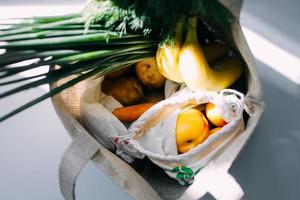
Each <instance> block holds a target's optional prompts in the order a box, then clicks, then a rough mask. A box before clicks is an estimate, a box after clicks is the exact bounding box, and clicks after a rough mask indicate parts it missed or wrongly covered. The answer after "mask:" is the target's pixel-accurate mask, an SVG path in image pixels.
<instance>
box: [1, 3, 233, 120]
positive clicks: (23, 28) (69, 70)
mask: <svg viewBox="0 0 300 200" xmlns="http://www.w3.org/2000/svg"><path fill="white" fill-rule="evenodd" d="M195 10H196V11H197V12H198V13H199V15H202V16H209V15H212V14H213V15H214V17H215V19H216V20H219V21H220V22H221V23H223V24H224V25H226V24H227V25H228V24H230V21H231V19H232V16H231V15H230V14H229V12H228V11H227V10H226V9H225V8H224V7H223V6H222V5H221V4H220V3H219V2H218V1H217V0H191V1H181V0H146V1H144V0H135V1H131V0H106V1H97V0H91V1H89V2H88V3H87V5H86V6H85V8H84V9H83V10H82V11H81V12H80V13H74V14H68V15H64V16H48V17H32V18H24V19H21V22H20V23H15V22H14V20H11V21H12V22H11V23H10V22H9V20H6V21H8V23H6V24H1V23H0V26H1V25H10V27H9V28H5V29H0V50H1V52H3V53H2V54H1V53H0V87H4V86H8V85H12V84H14V85H17V86H15V87H13V88H12V89H9V90H7V91H4V92H2V93H0V99H3V98H6V97H8V96H11V95H14V94H16V93H19V92H22V91H25V90H27V89H30V88H34V87H38V86H41V85H45V84H52V83H55V82H57V81H59V80H61V79H63V78H66V77H69V76H71V75H76V76H75V78H73V79H71V80H70V81H68V82H66V83H64V84H62V85H60V86H57V87H55V88H52V89H50V91H48V92H46V93H45V94H43V95H42V96H40V97H37V98H35V99H34V100H32V101H30V102H27V103H26V104H24V105H22V106H21V107H18V108H16V109H15V110H13V111H11V112H9V113H7V114H5V115H3V116H0V122H2V121H4V120H6V119H8V118H9V117H11V116H13V115H15V114H17V113H19V112H21V111H23V110H25V109H27V108H29V107H31V106H33V105H35V104H37V103H39V102H41V101H43V100H45V99H46V98H48V97H52V96H53V95H55V94H58V93H59V92H61V91H63V90H65V89H67V88H69V87H71V86H73V85H75V84H77V83H79V82H80V81H83V80H85V79H88V78H91V77H99V76H103V75H105V74H107V73H110V72H113V71H116V70H119V69H122V68H124V67H128V66H130V65H133V64H135V63H136V62H139V61H142V60H145V59H147V58H150V57H153V56H155V53H156V49H157V46H158V45H159V44H160V43H163V42H165V41H166V40H172V35H173V32H172V31H173V27H174V26H175V24H176V22H177V21H178V20H179V19H180V18H182V16H187V15H188V14H189V13H190V12H193V13H195ZM23 61H32V62H23ZM43 66H48V67H49V70H48V71H47V72H41V73H35V74H32V75H31V76H27V77H22V76H20V73H23V72H26V71H29V70H33V69H36V68H39V67H43ZM54 66H59V67H54ZM16 83H17V84H16ZM14 85H13V86H14ZM9 88H11V87H9Z"/></svg>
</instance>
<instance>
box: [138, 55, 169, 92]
mask: <svg viewBox="0 0 300 200" xmlns="http://www.w3.org/2000/svg"><path fill="white" fill-rule="evenodd" d="M135 71H136V74H137V77H138V78H139V80H140V81H141V82H142V83H143V84H144V85H145V86H147V87H148V88H150V89H153V88H159V87H161V86H163V85H164V84H165V81H166V78H165V77H164V76H163V75H162V74H161V73H160V72H159V71H158V69H157V64H156V58H155V57H153V58H149V59H146V60H143V61H140V62H138V63H136V65H135Z"/></svg>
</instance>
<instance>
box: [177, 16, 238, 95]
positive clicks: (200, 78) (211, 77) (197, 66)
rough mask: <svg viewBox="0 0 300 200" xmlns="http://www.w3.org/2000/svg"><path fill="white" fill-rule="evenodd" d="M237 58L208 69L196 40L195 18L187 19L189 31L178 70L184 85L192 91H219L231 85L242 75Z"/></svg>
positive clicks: (228, 59) (180, 56)
mask: <svg viewBox="0 0 300 200" xmlns="http://www.w3.org/2000/svg"><path fill="white" fill-rule="evenodd" d="M242 69H243V68H242V62H241V61H240V60H239V59H238V58H226V59H225V60H224V61H223V62H222V61H221V62H220V63H218V64H217V65H216V66H215V67H214V68H210V66H209V65H208V62H207V60H206V58H205V55H204V53H203V50H202V48H201V46H200V45H199V43H198V39H197V17H191V18H190V19H189V30H188V33H187V36H186V40H185V42H184V44H183V45H182V47H181V51H180V55H179V70H180V74H181V76H182V79H183V81H184V82H185V84H186V85H187V86H188V87H189V88H190V89H191V90H194V91H197V90H212V91H220V90H222V89H224V88H227V87H229V86H230V85H232V84H233V83H234V82H235V81H236V80H237V79H238V78H239V76H240V75H241V73H242Z"/></svg>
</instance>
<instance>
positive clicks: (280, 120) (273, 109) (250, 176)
mask: <svg viewBox="0 0 300 200" xmlns="http://www.w3.org/2000/svg"><path fill="white" fill-rule="evenodd" d="M258 71H259V74H260V77H261V82H262V87H263V94H264V101H265V103H266V108H265V112H264V115H263V117H262V119H261V121H260V123H259V125H258V127H257V128H256V130H255V132H254V135H253V136H252V137H251V138H250V140H249V142H248V144H247V145H246V147H245V148H244V150H243V151H242V152H241V154H240V155H239V157H238V158H237V160H236V161H235V163H234V165H233V166H232V168H231V170H230V171H231V174H232V175H233V176H234V177H236V179H237V181H238V182H239V183H240V184H241V186H242V188H243V190H244V192H245V199H247V200H248V199H250V200H252V199H255V200H259V199H273V200H276V199H287V200H289V199H295V198H297V197H298V196H299V188H300V173H299V166H300V157H299V152H300V119H299V114H300V87H299V85H296V84H293V83H292V82H291V81H290V80H288V79H287V78H285V77H283V76H281V75H279V74H278V73H277V72H275V71H274V70H272V69H271V68H270V67H268V66H266V65H264V64H262V63H258Z"/></svg>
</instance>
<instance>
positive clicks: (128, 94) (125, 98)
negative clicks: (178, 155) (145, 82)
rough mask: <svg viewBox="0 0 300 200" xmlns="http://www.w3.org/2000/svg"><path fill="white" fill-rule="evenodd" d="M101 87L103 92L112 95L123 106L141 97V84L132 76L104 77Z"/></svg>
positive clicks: (132, 103)
mask: <svg viewBox="0 0 300 200" xmlns="http://www.w3.org/2000/svg"><path fill="white" fill-rule="evenodd" d="M101 89H102V91H103V92H104V93H105V94H107V95H111V96H113V97H114V98H115V99H117V100H118V101H119V102H120V103H121V104H122V105H124V106H128V105H134V104H137V103H139V102H140V101H141V100H142V98H143V88H142V84H141V83H140V82H139V80H138V79H137V78H136V77H133V76H125V77H120V78H117V79H104V81H103V82H102V85H101Z"/></svg>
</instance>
